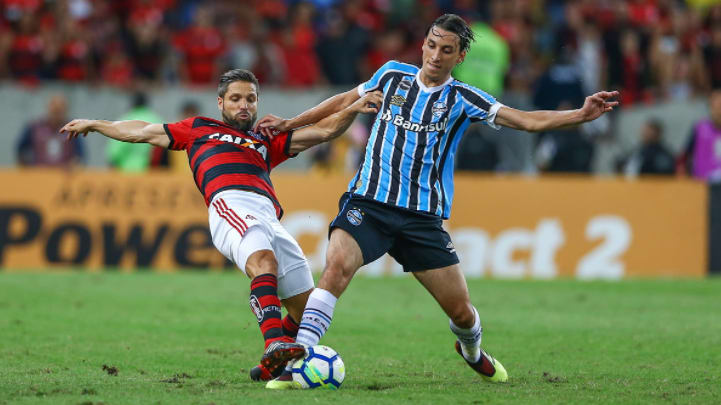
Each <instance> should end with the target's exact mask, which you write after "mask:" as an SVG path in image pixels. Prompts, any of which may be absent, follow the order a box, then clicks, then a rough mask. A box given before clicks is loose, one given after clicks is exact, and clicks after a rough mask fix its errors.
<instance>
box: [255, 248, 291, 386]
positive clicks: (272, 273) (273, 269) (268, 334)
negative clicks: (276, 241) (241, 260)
mask: <svg viewBox="0 0 721 405" xmlns="http://www.w3.org/2000/svg"><path fill="white" fill-rule="evenodd" d="M277 269H278V263H277V261H276V260H275V255H274V254H273V251H272V250H259V251H256V252H254V253H252V254H251V255H250V256H249V257H248V260H247V261H246V264H245V273H246V274H247V275H248V277H249V278H250V279H251V283H250V298H249V303H250V308H251V310H252V311H253V313H254V314H255V316H256V318H257V319H258V326H259V327H260V331H261V333H262V334H263V339H264V340H265V349H266V350H265V353H264V354H263V357H262V358H261V361H260V366H261V371H262V373H261V375H258V376H256V377H257V378H254V379H265V380H267V379H269V378H270V375H272V374H273V373H274V372H275V371H276V370H277V369H279V368H282V367H284V366H285V364H286V363H287V362H288V360H290V359H293V358H296V357H298V356H300V355H302V353H303V352H304V349H303V347H302V346H301V345H298V344H295V343H292V340H291V339H289V338H287V337H286V336H285V335H284V333H283V322H282V320H281V311H280V305H281V303H280V299H279V298H278V276H277V273H278V270H277ZM266 373H267V374H268V375H265V378H262V374H266ZM251 378H253V375H252V374H251Z"/></svg>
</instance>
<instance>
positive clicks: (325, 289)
mask: <svg viewBox="0 0 721 405" xmlns="http://www.w3.org/2000/svg"><path fill="white" fill-rule="evenodd" d="M362 265H363V254H362V253H361V250H360V247H359V246H358V243H356V241H355V239H353V237H352V236H351V235H350V234H348V232H346V231H344V230H343V229H340V228H335V229H333V231H332V232H331V235H330V242H329V243H328V250H327V252H326V264H325V269H324V270H323V274H322V275H321V278H320V280H319V281H318V287H317V288H316V289H314V290H313V292H312V293H311V294H310V296H309V297H308V303H307V304H306V306H305V310H304V311H303V316H302V317H301V321H300V328H299V329H298V336H297V337H296V343H299V344H302V345H304V346H314V345H316V344H318V341H319V340H320V338H322V337H323V335H324V334H325V332H326V331H327V330H328V328H329V327H330V323H331V321H332V319H333V311H334V309H335V304H336V301H337V300H338V297H340V295H341V294H342V293H343V291H345V289H346V288H347V287H348V284H349V283H350V281H351V279H352V278H353V275H354V274H355V272H356V271H357V270H358V269H359V268H360V267H361V266H362ZM265 387H266V388H269V389H290V388H293V387H294V385H293V380H292V376H291V374H290V372H289V370H288V369H287V368H286V372H284V373H283V375H281V376H280V377H278V378H276V379H275V380H271V381H268V384H267V385H266V386H265Z"/></svg>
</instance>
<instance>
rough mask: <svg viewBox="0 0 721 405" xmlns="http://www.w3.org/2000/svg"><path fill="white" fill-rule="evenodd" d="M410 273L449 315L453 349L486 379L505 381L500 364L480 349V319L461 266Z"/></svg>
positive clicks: (506, 376)
mask: <svg viewBox="0 0 721 405" xmlns="http://www.w3.org/2000/svg"><path fill="white" fill-rule="evenodd" d="M413 275H414V276H415V277H416V279H417V280H418V281H420V282H421V284H423V286H424V287H425V288H426V289H427V290H428V292H430V293H431V295H432V296H433V298H435V299H436V301H437V302H438V304H439V305H440V306H441V308H442V309H443V311H444V312H445V313H446V315H448V317H449V318H450V326H451V331H452V332H453V333H455V334H456V336H457V337H458V340H457V341H456V351H458V354H460V355H461V356H462V357H463V358H464V360H466V362H467V363H468V365H469V366H470V367H471V368H473V369H474V370H475V371H476V372H477V373H479V374H480V375H481V376H482V377H483V378H484V379H485V380H487V381H492V382H505V381H507V380H508V374H507V373H506V369H505V368H504V367H503V365H502V364H501V363H500V362H499V361H498V360H496V359H494V358H493V357H492V356H490V355H489V354H488V353H486V352H485V351H483V349H481V334H482V331H483V330H482V328H481V320H480V318H479V316H478V311H476V309H475V308H474V307H473V305H472V304H471V300H470V297H469V295H468V286H467V285H466V279H465V277H464V276H463V273H462V272H461V268H460V266H458V265H457V264H454V265H452V266H448V267H444V268H441V269H433V270H425V271H416V272H413Z"/></svg>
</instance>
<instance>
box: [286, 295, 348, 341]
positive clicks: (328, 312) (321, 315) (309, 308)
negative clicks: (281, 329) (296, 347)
mask: <svg viewBox="0 0 721 405" xmlns="http://www.w3.org/2000/svg"><path fill="white" fill-rule="evenodd" d="M336 301H338V299H337V298H336V297H335V296H334V295H333V294H331V293H330V292H329V291H328V290H323V289H321V288H316V289H315V290H313V292H312V293H310V297H308V303H307V304H305V310H304V311H303V317H302V318H301V319H300V327H299V328H298V336H297V337H296V338H295V341H296V343H300V344H302V345H305V346H315V345H317V344H318V341H319V340H320V339H321V338H322V337H323V335H325V333H326V332H327V331H328V328H329V327H330V323H331V321H332V320H333V310H334V309H335V303H336Z"/></svg>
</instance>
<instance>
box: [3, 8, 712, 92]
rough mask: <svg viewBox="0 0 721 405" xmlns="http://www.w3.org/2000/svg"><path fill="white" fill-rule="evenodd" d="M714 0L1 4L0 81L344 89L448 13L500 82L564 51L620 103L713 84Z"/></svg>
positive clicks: (528, 77)
mask: <svg viewBox="0 0 721 405" xmlns="http://www.w3.org/2000/svg"><path fill="white" fill-rule="evenodd" d="M713 3H717V2H716V1H709V0H705V1H704V0H695V1H693V0H688V1H678V0H578V1H562V0H545V1H544V0H490V1H480V0H419V1H413V0H345V1H340V0H311V1H296V0H285V1H284V0H214V1H202V0H116V1H110V0H3V1H2V3H1V4H2V13H1V15H0V60H1V61H2V63H0V77H3V78H10V79H13V80H18V81H22V82H24V83H28V84H33V83H37V82H39V81H43V80H62V81H68V82H93V83H104V84H109V85H116V86H124V87H125V86H133V85H137V84H138V83H142V84H143V85H147V84H164V83H178V82H181V83H187V84H193V85H213V84H214V83H215V81H216V78H217V76H218V73H219V72H221V71H223V70H225V69H227V68H230V67H239V68H246V69H250V70H252V71H254V72H256V74H257V75H258V78H259V80H260V82H261V83H268V84H274V85H279V86H292V87H306V86H314V85H319V84H333V85H355V84H357V83H358V82H359V81H361V80H362V79H364V78H367V77H368V76H369V75H370V74H371V73H372V72H373V71H374V70H375V69H376V68H378V67H379V66H380V65H382V64H383V63H384V62H385V61H387V60H388V59H391V58H394V59H399V60H402V61H406V62H410V63H418V62H419V59H420V52H419V49H420V46H421V43H422V40H423V34H424V30H425V28H426V26H427V25H428V24H429V23H430V22H431V21H433V20H434V19H435V18H436V17H437V16H439V15H440V14H442V13H445V12H452V13H456V14H459V15H461V16H463V17H464V18H466V19H467V20H468V21H469V22H479V23H483V24H485V25H487V26H488V27H490V30H491V31H492V33H495V34H497V35H498V36H500V38H502V39H503V41H504V42H505V43H506V44H507V45H508V52H507V55H506V56H505V57H504V58H503V59H507V60H501V61H499V62H500V63H503V64H504V65H505V67H504V69H503V72H504V75H503V76H502V79H503V80H505V82H508V81H510V80H512V77H509V76H513V75H516V76H521V77H523V78H524V80H525V81H528V82H530V83H534V82H535V80H536V79H538V78H540V77H541V76H542V75H543V73H544V72H545V71H546V70H547V69H548V67H549V66H550V65H551V64H552V63H553V62H554V61H555V60H558V59H559V58H562V57H567V58H570V59H572V60H574V61H575V63H576V64H578V65H579V66H580V68H581V71H582V72H583V83H584V87H585V89H586V90H587V91H592V90H595V89H598V88H613V89H618V90H621V91H622V94H623V100H622V102H623V103H622V104H623V105H624V106H628V105H631V104H633V103H639V102H651V101H654V100H658V99H668V98H672V99H684V98H687V97H689V96H691V95H693V94H695V93H698V92H700V91H703V90H707V89H709V88H711V87H712V86H721V5H719V4H713ZM485 37H487V36H485ZM483 41H484V36H481V37H480V38H479V41H478V42H483ZM491 93H493V92H492V91H491ZM494 95H496V96H499V95H500V94H494Z"/></svg>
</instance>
